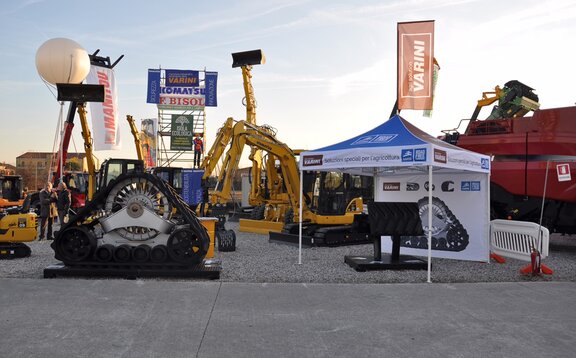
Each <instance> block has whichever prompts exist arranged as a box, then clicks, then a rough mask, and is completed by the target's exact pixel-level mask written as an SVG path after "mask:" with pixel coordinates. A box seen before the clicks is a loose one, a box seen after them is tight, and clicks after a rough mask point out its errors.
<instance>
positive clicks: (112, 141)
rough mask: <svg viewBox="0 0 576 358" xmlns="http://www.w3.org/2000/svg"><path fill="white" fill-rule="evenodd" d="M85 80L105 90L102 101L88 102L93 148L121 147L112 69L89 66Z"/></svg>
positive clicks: (110, 148) (118, 148)
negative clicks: (101, 86)
mask: <svg viewBox="0 0 576 358" xmlns="http://www.w3.org/2000/svg"><path fill="white" fill-rule="evenodd" d="M86 82H87V83H88V84H99V85H103V86H104V92H105V98H104V102H102V103H100V102H90V115H91V117H92V137H93V138H94V150H120V149H122V146H121V143H120V121H119V120H118V95H117V92H116V81H115V79H114V70H112V69H111V68H106V67H101V66H91V68H90V73H89V74H88V77H86Z"/></svg>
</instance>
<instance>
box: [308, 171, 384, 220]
mask: <svg viewBox="0 0 576 358" xmlns="http://www.w3.org/2000/svg"><path fill="white" fill-rule="evenodd" d="M314 175H315V180H314V188H313V196H312V203H311V205H310V209H311V210H312V211H314V212H315V213H316V214H318V215H343V214H345V213H346V212H347V211H349V210H352V209H354V210H353V211H357V210H360V211H361V209H362V208H358V207H356V206H357V205H358V204H356V203H357V201H356V200H355V199H356V198H362V200H363V202H364V203H367V202H370V201H373V200H374V194H373V188H374V186H373V185H374V184H373V183H374V179H373V178H372V177H368V176H360V175H351V174H346V173H341V172H316V173H314Z"/></svg>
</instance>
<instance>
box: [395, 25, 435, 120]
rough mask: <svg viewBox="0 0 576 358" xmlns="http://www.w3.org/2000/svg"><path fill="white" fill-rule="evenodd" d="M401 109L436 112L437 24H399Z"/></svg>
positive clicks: (399, 101) (399, 102)
mask: <svg viewBox="0 0 576 358" xmlns="http://www.w3.org/2000/svg"><path fill="white" fill-rule="evenodd" d="M397 29H398V88H397V100H398V109H429V110H430V109H432V95H433V75H434V21H421V22H400V23H398V28H397Z"/></svg>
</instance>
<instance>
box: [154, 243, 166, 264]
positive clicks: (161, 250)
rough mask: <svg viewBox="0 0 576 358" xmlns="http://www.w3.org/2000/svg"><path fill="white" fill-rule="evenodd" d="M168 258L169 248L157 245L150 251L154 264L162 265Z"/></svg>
mask: <svg viewBox="0 0 576 358" xmlns="http://www.w3.org/2000/svg"><path fill="white" fill-rule="evenodd" d="M167 258H168V248H167V247H166V245H156V246H154V247H153V248H152V250H150V260H151V261H152V262H156V263H161V262H164V261H166V259H167Z"/></svg>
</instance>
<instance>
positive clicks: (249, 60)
mask: <svg viewBox="0 0 576 358" xmlns="http://www.w3.org/2000/svg"><path fill="white" fill-rule="evenodd" d="M265 63H266V57H264V53H263V52H262V50H252V51H244V52H236V53H233V54H232V68H234V67H242V66H248V65H263V64H265Z"/></svg>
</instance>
